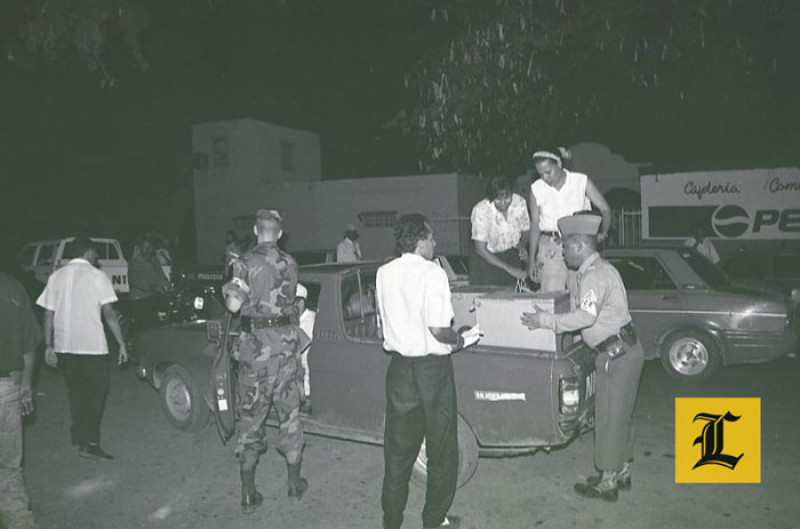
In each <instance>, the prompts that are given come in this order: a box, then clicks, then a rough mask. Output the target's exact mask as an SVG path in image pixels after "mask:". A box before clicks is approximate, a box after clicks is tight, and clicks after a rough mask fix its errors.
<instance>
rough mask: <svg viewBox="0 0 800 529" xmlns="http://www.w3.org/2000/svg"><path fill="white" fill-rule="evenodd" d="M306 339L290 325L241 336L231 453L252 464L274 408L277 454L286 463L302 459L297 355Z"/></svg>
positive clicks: (300, 379) (300, 381) (300, 383)
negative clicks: (234, 438) (233, 442)
mask: <svg viewBox="0 0 800 529" xmlns="http://www.w3.org/2000/svg"><path fill="white" fill-rule="evenodd" d="M308 343H309V340H308V337H307V336H306V335H305V333H303V331H301V330H300V329H299V328H297V327H294V326H286V327H277V328H272V329H258V330H254V331H253V332H252V333H246V332H243V333H241V334H240V336H239V340H238V342H237V344H236V350H235V352H234V357H235V358H236V359H237V360H238V361H239V377H238V379H239V382H238V401H237V410H238V420H237V423H236V435H237V443H236V454H237V455H238V456H239V457H240V458H242V457H247V458H248V459H250V460H252V459H253V458H257V457H258V456H259V455H260V454H262V453H263V452H265V451H266V449H267V435H266V425H265V423H266V420H267V416H268V415H269V413H270V410H271V409H272V408H273V407H274V409H275V413H276V415H277V418H278V423H279V432H278V441H277V442H278V451H279V452H280V453H281V454H282V455H283V456H284V457H285V458H286V461H287V462H288V463H291V464H294V463H299V462H300V461H301V459H302V454H303V445H304V442H305V441H304V438H303V425H302V423H301V421H300V411H299V410H300V403H301V402H302V400H303V368H302V365H301V363H300V353H301V352H302V350H303V349H305V347H306V346H307V345H308Z"/></svg>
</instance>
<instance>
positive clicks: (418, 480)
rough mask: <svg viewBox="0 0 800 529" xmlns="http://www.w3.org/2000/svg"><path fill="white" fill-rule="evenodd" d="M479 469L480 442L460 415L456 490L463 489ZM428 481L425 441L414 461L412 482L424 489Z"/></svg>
mask: <svg viewBox="0 0 800 529" xmlns="http://www.w3.org/2000/svg"><path fill="white" fill-rule="evenodd" d="M477 468H478V440H477V439H475V434H474V433H472V428H470V427H469V424H467V421H465V420H464V418H463V417H462V416H461V415H459V416H458V478H457V480H456V488H461V487H463V486H464V485H466V484H467V482H468V481H469V480H470V479H471V478H472V476H473V475H474V474H475V470H477ZM427 480H428V456H427V453H426V452H425V441H423V442H422V446H421V447H420V449H419V454H417V459H416V461H414V468H413V471H412V473H411V481H412V482H413V483H414V484H415V485H419V486H420V487H424V486H425V484H426V482H427Z"/></svg>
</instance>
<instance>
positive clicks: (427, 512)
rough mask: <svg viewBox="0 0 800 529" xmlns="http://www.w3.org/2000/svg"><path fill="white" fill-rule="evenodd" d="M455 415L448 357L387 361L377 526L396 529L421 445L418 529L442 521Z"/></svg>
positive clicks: (453, 475) (451, 478)
mask: <svg viewBox="0 0 800 529" xmlns="http://www.w3.org/2000/svg"><path fill="white" fill-rule="evenodd" d="M457 415H458V412H457V408H456V388H455V380H454V378H453V363H452V360H451V358H450V355H446V356H436V355H428V356H425V357H422V358H406V357H403V356H401V355H399V354H396V353H395V354H393V355H392V361H391V363H390V364H389V370H388V371H387V373H386V429H385V432H384V446H383V454H384V464H385V470H384V477H383V494H382V497H381V504H382V506H383V523H384V527H386V528H388V529H397V528H398V527H400V526H401V525H402V523H403V511H404V510H405V508H406V502H407V501H408V480H409V479H410V477H411V471H412V468H413V466H414V461H415V460H416V458H417V454H418V452H419V449H420V446H421V444H422V440H423V439H425V449H426V453H427V457H428V482H427V488H426V491H425V507H424V509H423V511H422V525H423V527H435V526H437V525H439V524H441V523H442V522H443V521H444V517H445V516H446V515H447V511H448V509H449V508H450V505H452V503H453V498H454V497H455V492H456V479H457V477H458V427H457V424H458V418H457Z"/></svg>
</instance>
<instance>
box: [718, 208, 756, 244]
mask: <svg viewBox="0 0 800 529" xmlns="http://www.w3.org/2000/svg"><path fill="white" fill-rule="evenodd" d="M711 223H712V224H713V226H714V230H715V231H716V232H717V233H718V234H719V235H721V236H723V237H729V238H732V237H741V236H742V235H744V233H745V232H746V231H747V229H748V228H749V227H750V216H749V215H748V214H747V211H745V210H744V209H743V208H741V207H739V206H721V207H719V208H718V209H717V210H716V211H715V212H714V216H713V217H712V218H711Z"/></svg>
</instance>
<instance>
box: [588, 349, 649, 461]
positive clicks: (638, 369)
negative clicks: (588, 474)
mask: <svg viewBox="0 0 800 529" xmlns="http://www.w3.org/2000/svg"><path fill="white" fill-rule="evenodd" d="M625 348H626V352H625V354H624V355H622V356H620V357H618V358H616V359H615V360H611V359H610V358H609V356H608V354H606V353H600V354H598V355H597V357H596V358H595V377H596V380H597V392H596V393H595V396H594V464H595V466H596V467H597V468H598V469H599V470H607V471H618V470H621V469H622V464H623V463H624V462H626V461H630V460H631V459H633V411H634V407H635V405H636V393H637V391H638V389H639V378H640V377H641V374H642V366H643V364H644V350H643V349H642V344H641V343H639V341H638V340H637V342H636V343H635V344H634V345H626V346H625Z"/></svg>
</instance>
